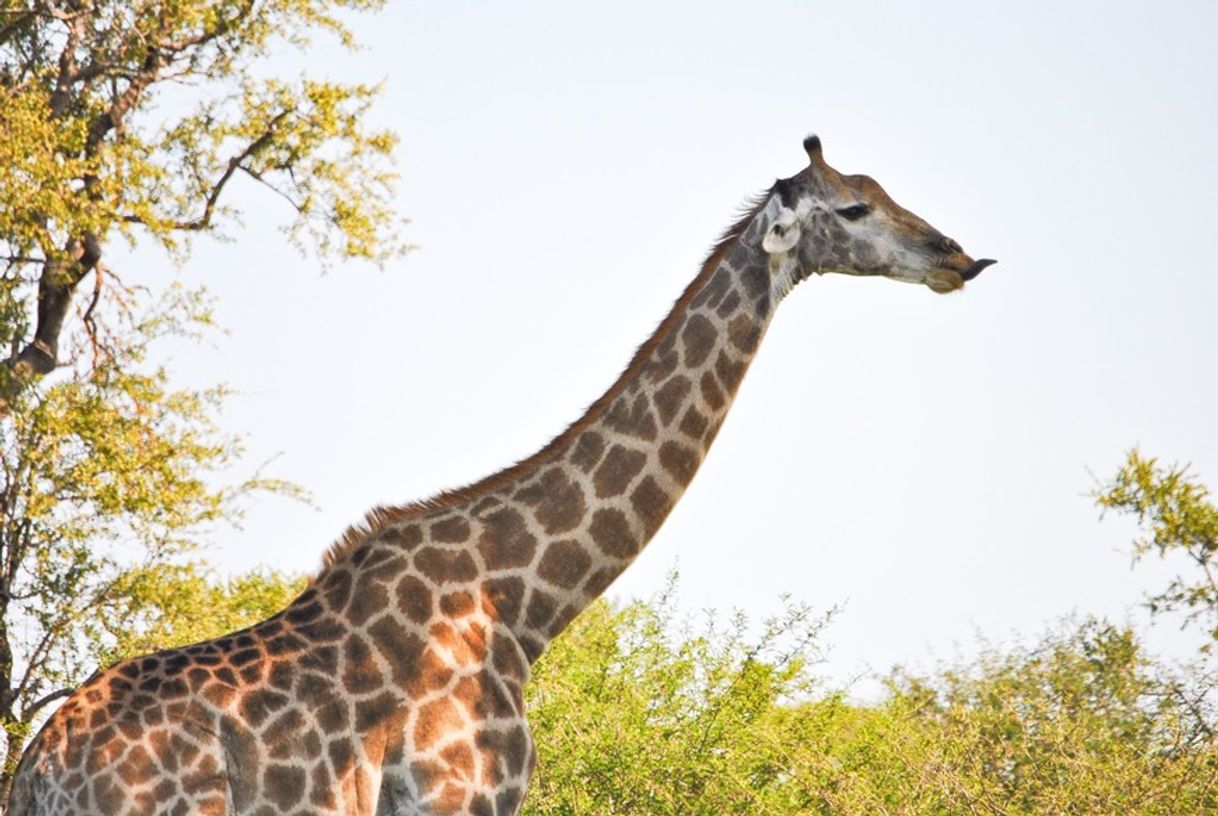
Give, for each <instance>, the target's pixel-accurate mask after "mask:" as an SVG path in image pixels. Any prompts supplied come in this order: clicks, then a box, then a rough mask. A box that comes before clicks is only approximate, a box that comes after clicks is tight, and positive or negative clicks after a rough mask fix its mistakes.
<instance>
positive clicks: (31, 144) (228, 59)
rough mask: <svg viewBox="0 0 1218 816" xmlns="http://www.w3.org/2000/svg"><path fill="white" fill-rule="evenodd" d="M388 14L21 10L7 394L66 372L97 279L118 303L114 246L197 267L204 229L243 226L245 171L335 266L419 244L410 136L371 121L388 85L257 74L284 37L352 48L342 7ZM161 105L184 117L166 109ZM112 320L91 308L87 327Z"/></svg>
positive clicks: (92, 0) (6, 60)
mask: <svg viewBox="0 0 1218 816" xmlns="http://www.w3.org/2000/svg"><path fill="white" fill-rule="evenodd" d="M382 4H383V0H60V1H59V2H52V1H51V0H34V2H20V0H19V1H18V2H13V0H4V11H3V12H0V14H2V16H0V198H2V202H0V260H2V261H3V264H4V266H3V284H4V285H3V287H0V297H2V298H3V300H2V301H0V309H2V310H3V314H4V315H5V316H6V317H8V318H9V320H7V321H6V328H7V330H8V331H7V336H4V337H0V342H2V343H3V344H4V345H5V346H8V347H9V348H10V350H11V351H10V354H9V356H8V359H7V363H6V364H5V365H4V366H3V369H4V370H3V371H2V372H0V374H3V375H4V376H3V377H2V379H0V399H2V400H3V401H4V402H6V403H11V401H12V399H13V397H14V396H15V395H16V394H17V393H19V392H20V391H21V390H22V389H23V388H25V387H26V386H28V385H29V384H30V383H31V382H32V381H34V380H36V379H37V378H39V377H41V376H43V375H45V374H47V373H49V372H50V371H52V370H53V369H54V367H55V366H56V364H57V362H58V357H59V346H60V335H61V333H62V331H63V328H64V323H65V320H66V318H67V317H68V312H69V310H70V306H71V303H72V296H73V293H74V292H75V290H76V288H77V287H78V286H79V285H80V284H81V282H82V281H84V279H85V278H86V277H87V276H89V275H90V274H91V273H92V274H93V275H94V292H95V298H94V300H97V299H98V298H100V297H101V295H100V294H99V293H101V292H102V284H103V275H102V272H103V269H104V267H103V266H102V261H103V258H104V257H105V249H106V246H107V244H108V242H109V241H111V240H112V239H113V238H115V237H116V236H121V237H123V238H126V239H128V240H131V241H138V240H139V239H141V238H150V239H152V240H153V241H154V242H156V243H159V244H161V245H163V246H164V247H166V248H168V249H170V250H171V251H174V252H175V253H177V254H178V255H179V256H182V255H184V253H185V252H186V250H188V249H189V243H188V238H189V236H190V235H192V234H195V233H206V232H212V231H214V230H216V229H217V228H220V227H222V226H224V224H225V223H232V221H233V216H234V215H235V211H234V210H233V208H232V207H231V204H230V202H229V201H228V198H227V195H226V194H227V192H228V188H229V185H230V184H231V183H232V181H233V180H234V179H235V178H237V177H244V178H248V179H252V180H254V181H255V182H257V183H259V184H262V185H265V186H267V187H269V188H270V189H272V190H274V191H275V192H276V193H278V194H280V195H281V196H282V197H283V198H284V199H285V200H286V202H287V206H288V211H289V212H290V213H291V216H292V219H293V220H292V222H291V224H290V226H289V227H288V231H289V233H290V235H291V236H292V238H293V239H294V240H296V241H298V242H301V243H302V245H308V246H312V247H315V248H316V249H317V250H318V252H319V253H320V254H321V255H322V256H329V257H339V258H351V257H357V258H369V259H372V260H377V261H383V260H384V259H386V258H388V257H390V256H392V255H393V254H395V253H396V252H399V251H401V250H402V249H403V245H402V244H401V243H400V241H399V239H398V235H397V233H396V230H395V224H396V223H397V222H396V219H395V218H394V217H393V215H392V211H391V208H390V205H389V195H390V194H391V184H392V182H393V176H392V174H391V173H390V172H389V171H388V169H387V164H386V162H387V160H388V159H389V157H390V152H391V150H392V148H393V146H394V143H395V140H394V137H393V136H392V135H391V134H390V133H388V132H380V131H370V130H369V129H367V128H366V127H365V124H364V119H365V114H366V112H367V110H368V107H369V105H370V103H371V102H372V100H373V98H374V97H375V95H376V89H375V88H373V87H369V86H367V85H345V84H341V83H335V82H326V81H318V80H312V79H309V78H307V77H306V78H302V79H300V80H298V81H293V82H288V81H284V80H282V79H279V78H266V77H263V76H260V75H259V73H258V69H259V68H261V67H262V63H263V62H264V59H263V58H265V57H266V56H267V55H268V53H269V51H270V49H271V47H272V46H273V45H275V44H276V43H277V42H279V41H283V40H286V41H287V42H290V43H293V44H296V45H299V46H304V45H307V44H308V41H309V40H308V38H309V36H310V35H311V34H315V33H317V32H321V31H325V32H329V33H331V34H334V35H337V36H338V37H339V38H340V39H341V40H342V41H343V42H344V43H346V44H348V45H353V42H354V41H353V39H352V35H351V33H350V31H349V30H348V29H347V28H346V27H345V26H344V25H343V23H342V22H341V20H340V18H339V16H338V15H339V13H341V12H343V11H345V10H348V9H368V8H376V7H379V6H380V5H382ZM170 94H172V99H170ZM158 97H160V99H161V101H171V102H172V103H173V104H172V106H170V107H172V108H173V109H174V110H177V109H181V112H180V113H173V114H168V115H167V113H166V106H161V108H160V109H158V108H155V107H154V102H156V101H157V100H158ZM34 289H36V293H37V294H36V297H34V296H33V295H32V290H34ZM27 304H30V305H31V308H30V309H29V311H30V314H29V315H28V316H26V315H25V314H24V313H25V311H26V306H27ZM98 315H99V312H97V311H96V307H93V306H92V305H90V307H89V308H88V309H87V311H86V319H85V325H86V326H87V327H89V328H90V329H93V328H94V327H95V325H96V320H97V317H98ZM19 317H20V318H23V319H15V318H19Z"/></svg>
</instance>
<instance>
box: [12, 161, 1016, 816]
mask: <svg viewBox="0 0 1218 816" xmlns="http://www.w3.org/2000/svg"><path fill="white" fill-rule="evenodd" d="M804 146H805V149H806V150H807V153H808V158H809V163H808V165H807V167H806V168H805V169H804V170H802V171H801V172H800V173H798V174H796V175H794V176H792V177H790V178H786V179H780V180H779V181H777V182H775V183H774V184H773V185H772V186H771V187H770V188H769V189H767V190H766V191H765V192H764V193H763V194H762V195H761V196H760V197H759V198H758V199H757V200H756V201H755V202H754V204H753V205H751V206H750V208H749V210H748V212H747V214H746V215H745V216H744V217H743V218H741V219H740V220H739V221H738V222H737V223H736V224H734V225H733V226H732V227H730V228H729V229H728V230H727V232H726V233H725V234H724V236H723V237H722V239H721V240H720V241H719V243H718V244H717V245H716V246H715V247H714V249H713V250H712V251H711V253H710V255H709V257H708V258H707V259H706V261H705V263H704V264H703V265H702V268H701V270H700V271H699V273H698V275H697V276H696V277H695V279H694V280H693V282H692V283H691V284H690V285H689V286H688V287H687V288H686V290H685V292H684V293H683V294H682V295H681V297H680V298H679V299H678V300H677V302H676V305H675V306H674V307H673V309H672V311H671V312H670V313H669V314H668V316H667V317H666V318H664V320H663V321H662V322H661V323H660V325H659V327H658V328H657V329H656V331H655V333H654V334H653V335H652V336H651V338H650V339H648V340H647V341H646V342H645V343H644V344H643V345H642V346H641V347H640V348H639V350H638V352H637V353H636V354H635V356H634V358H633V359H632V361H631V362H630V364H629V365H628V366H627V368H626V370H625V371H624V372H623V373H622V375H621V376H620V377H619V378H618V379H617V381H616V382H614V384H613V385H612V386H611V387H610V389H609V390H608V391H607V392H606V393H605V394H604V395H603V396H602V397H601V398H600V399H598V400H597V401H596V402H595V403H593V405H592V406H591V407H590V408H589V409H588V411H587V413H585V414H584V416H583V417H581V418H580V419H579V420H577V421H576V422H575V423H574V424H572V425H571V426H570V427H569V428H568V429H567V430H566V431H564V432H563V433H562V434H560V435H559V436H558V437H557V438H555V439H554V440H553V441H552V442H550V443H549V444H548V445H546V446H545V447H544V448H542V449H541V450H540V451H539V452H538V453H536V454H535V455H533V456H531V457H529V458H528V459H525V460H524V461H522V462H520V463H519V464H517V465H514V466H512V467H509V468H507V469H506V470H503V471H501V472H499V473H496V474H494V475H492V476H489V477H487V478H485V479H483V480H481V481H479V482H476V483H474V484H472V485H470V486H468V487H465V488H461V489H458V490H452V491H449V492H446V493H441V494H440V495H438V496H436V497H434V498H433V499H430V500H427V501H423V502H419V503H416V504H410V505H405V506H402V507H393V508H378V509H377V510H374V511H373V512H372V513H370V514H369V516H368V518H367V519H366V520H365V523H364V524H362V525H359V526H357V527H354V528H352V529H351V530H349V531H348V532H347V533H346V534H345V535H344V536H343V538H342V539H341V540H340V541H339V542H337V543H336V544H335V545H334V546H333V547H332V548H331V549H330V551H329V552H328V553H327V555H326V557H325V561H324V566H323V567H322V569H321V571H320V572H319V574H318V575H317V576H316V578H315V580H314V581H313V582H312V583H311V584H310V586H309V587H308V588H307V589H306V590H305V591H304V592H303V593H302V594H301V595H300V597H298V598H297V599H296V600H294V601H293V602H292V603H291V604H290V605H289V606H288V608H287V609H284V610H283V611H282V612H280V613H279V614H277V615H275V616H273V617H271V618H270V619H268V620H265V621H263V622H261V623H259V624H256V625H255V626H252V627H250V628H249V629H245V630H243V631H240V632H235V633H233V634H230V635H226V636H225V637H222V638H218V639H216V640H211V641H207V642H205V643H199V644H196V645H193V646H187V647H184V648H180V649H170V650H167V651H163V652H159V653H157V654H153V655H150V656H147V657H143V658H138V659H135V660H131V661H127V662H125V663H122V664H119V665H117V666H114V667H112V668H110V669H107V670H105V671H102V672H99V673H98V674H96V675H95V676H94V677H93V678H91V679H90V680H89V681H88V682H86V683H85V684H84V685H83V686H82V687H81V688H80V689H79V690H77V691H76V692H75V693H74V694H73V695H72V696H71V697H69V698H68V699H67V701H66V702H65V703H64V704H63V705H62V706H61V707H60V709H59V710H58V711H56V712H55V714H54V715H52V716H51V718H50V719H49V721H48V722H47V724H46V725H45V726H44V727H43V729H42V730H41V731H40V732H39V733H38V735H37V736H36V737H35V738H34V740H33V741H32V742H31V743H30V745H29V747H28V748H27V750H26V752H25V754H24V756H23V758H22V760H21V764H20V766H19V768H18V770H17V773H16V777H15V780H14V783H13V789H12V793H11V796H10V801H9V810H8V814H9V816H31V815H36V816H54V815H59V814H106V815H107V816H109V815H110V814H115V816H117V815H118V814H125V815H126V816H136V815H137V814H140V815H141V816H142V815H143V814H153V813H156V814H161V813H164V814H243V815H244V814H258V816H264V815H266V816H269V815H270V814H319V815H320V814H331V815H332V816H333V815H336V814H359V816H374V814H376V815H378V816H389V814H430V815H431V816H443V815H444V814H476V815H477V816H488V815H489V814H499V816H505V815H507V814H514V813H516V812H517V811H518V809H519V808H520V805H521V801H522V799H523V797H524V793H525V787H526V784H527V782H528V779H529V775H530V773H531V772H532V770H533V765H534V762H535V753H534V750H533V742H532V738H531V736H530V734H529V730H528V725H527V723H526V720H525V711H524V684H525V682H526V681H527V680H528V677H529V667H530V665H531V664H532V663H533V661H535V660H536V659H537V657H538V656H539V655H541V653H542V652H543V651H544V649H545V648H546V645H547V644H548V643H549V642H550V641H551V640H552V639H553V638H554V637H555V636H557V635H558V634H559V633H560V632H562V630H563V629H564V628H565V627H566V626H567V625H568V624H569V623H570V622H571V621H572V619H574V618H575V616H576V615H578V614H579V613H580V612H581V611H582V610H583V609H584V608H585V607H587V605H588V604H589V603H591V602H592V601H593V600H594V599H595V598H596V597H597V596H599V595H600V594H601V593H603V592H604V591H605V590H606V589H607V588H608V587H609V585H610V584H611V583H612V582H613V580H614V579H615V578H616V577H617V576H618V575H619V574H620V573H621V572H622V570H624V569H625V568H626V567H627V566H628V565H629V564H630V563H631V562H632V561H633V560H634V558H635V557H636V556H637V555H638V554H639V551H640V550H641V549H642V548H643V546H644V545H645V544H646V543H647V542H648V540H650V539H651V537H652V536H653V535H654V534H655V532H656V530H657V529H658V528H659V527H660V525H661V523H663V521H664V519H665V517H666V516H667V515H668V513H669V511H670V510H671V509H672V507H673V505H674V503H675V502H676V501H677V499H678V498H679V497H680V496H681V494H682V492H683V491H684V490H685V488H686V486H687V485H688V484H689V482H690V480H691V479H692V478H693V476H694V473H695V471H697V469H698V467H699V466H700V465H701V463H702V461H703V459H704V458H705V456H706V452H707V450H708V449H709V447H710V444H711V442H712V441H713V440H714V438H715V436H716V434H718V432H719V428H720V426H721V425H722V423H723V420H724V417H725V416H726V415H727V411H728V409H729V407H730V405H731V402H732V399H733V397H734V395H735V394H736V390H737V388H738V387H739V386H740V382H741V379H742V377H743V376H744V374H745V371H746V369H747V368H748V366H749V363H750V362H751V361H752V359H753V356H754V355H755V354H756V353H757V349H758V345H759V343H760V341H761V338H762V336H763V335H764V334H765V331H766V328H767V327H768V326H769V323H770V320H771V318H772V317H773V314H774V310H775V308H776V307H777V305H778V303H779V302H780V301H781V300H782V298H783V297H784V296H785V295H786V294H787V292H789V291H790V290H791V288H792V287H794V286H795V284H797V283H799V282H800V281H802V280H804V279H805V278H807V277H808V276H810V275H812V274H813V273H817V274H824V273H829V272H837V273H843V274H850V275H872V276H885V277H889V278H893V279H895V280H901V281H907V282H912V283H921V284H925V285H926V286H928V287H929V288H931V289H932V290H935V291H939V292H946V291H952V290H955V289H959V288H960V287H962V286H963V285H964V284H965V282H966V281H967V280H969V279H971V278H973V277H975V276H976V274H977V273H978V272H980V270H981V269H982V268H984V267H985V266H986V265H988V264H989V263H992V261H985V260H980V261H975V260H973V259H972V258H971V257H969V256H968V255H966V254H965V253H964V251H963V250H962V249H961V248H960V246H959V245H958V244H956V242H955V241H952V240H951V239H950V238H947V237H945V236H944V235H943V234H941V233H940V232H938V231H937V230H935V229H934V228H933V227H931V226H930V225H929V224H927V223H926V222H925V221H923V220H922V219H921V218H919V217H918V216H916V215H914V214H913V213H911V212H909V211H908V210H905V209H903V208H902V207H900V206H898V205H897V204H896V203H895V202H894V201H892V199H891V198H889V197H888V195H887V194H886V193H885V192H884V190H883V188H881V187H880V186H879V185H878V184H876V183H875V182H874V181H873V180H871V179H870V178H868V177H866V176H849V175H842V174H840V173H838V172H837V171H836V170H834V169H833V168H831V167H830V166H829V165H828V164H826V163H825V160H824V158H823V156H822V151H821V146H820V141H819V140H818V139H816V138H815V137H810V138H809V139H807V140H805V143H804Z"/></svg>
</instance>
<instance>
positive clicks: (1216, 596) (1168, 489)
mask: <svg viewBox="0 0 1218 816" xmlns="http://www.w3.org/2000/svg"><path fill="white" fill-rule="evenodd" d="M1095 497H1096V502H1097V503H1098V504H1099V506H1100V507H1102V508H1104V510H1114V511H1116V512H1118V513H1124V514H1127V515H1132V516H1133V517H1134V518H1135V519H1137V522H1138V525H1139V526H1140V527H1141V528H1142V529H1143V530H1144V535H1143V536H1142V537H1141V538H1138V539H1137V540H1135V541H1134V544H1133V556H1134V560H1135V561H1137V560H1141V559H1142V558H1145V557H1146V556H1147V555H1149V554H1151V553H1155V554H1157V555H1158V556H1159V557H1160V558H1167V557H1169V556H1174V555H1182V556H1184V557H1185V558H1186V559H1187V562H1188V563H1189V564H1190V565H1191V566H1192V567H1194V568H1195V570H1196V571H1195V573H1194V574H1192V575H1189V576H1185V575H1177V576H1176V577H1175V578H1173V579H1172V581H1171V582H1170V583H1169V584H1168V585H1167V587H1166V588H1165V589H1163V590H1161V591H1160V592H1157V593H1155V594H1153V595H1151V596H1150V597H1149V598H1148V599H1147V605H1148V606H1149V608H1150V612H1151V614H1152V615H1159V614H1164V613H1169V612H1181V613H1183V614H1184V624H1185V625H1186V626H1187V625H1191V624H1200V625H1202V626H1203V627H1205V629H1206V631H1207V632H1208V635H1209V641H1210V642H1207V643H1206V644H1205V645H1204V646H1203V647H1202V649H1203V651H1209V650H1210V649H1212V648H1213V646H1214V645H1215V644H1216V643H1218V507H1215V506H1214V503H1213V502H1212V501H1210V500H1209V490H1208V489H1207V488H1206V487H1205V485H1204V484H1202V483H1201V482H1200V481H1199V480H1198V479H1197V478H1196V477H1195V476H1193V475H1192V474H1191V473H1189V470H1188V467H1187V466H1181V465H1172V466H1170V467H1162V466H1160V465H1159V463H1158V460H1156V459H1154V458H1150V457H1145V456H1142V454H1141V453H1139V452H1138V451H1137V450H1132V451H1130V452H1129V454H1128V456H1127V458H1126V461H1125V466H1124V467H1122V468H1121V469H1120V470H1119V471H1118V472H1117V474H1116V476H1114V477H1113V478H1112V479H1111V480H1110V481H1109V482H1107V483H1106V484H1104V485H1101V487H1100V489H1099V490H1097V491H1096V493H1095Z"/></svg>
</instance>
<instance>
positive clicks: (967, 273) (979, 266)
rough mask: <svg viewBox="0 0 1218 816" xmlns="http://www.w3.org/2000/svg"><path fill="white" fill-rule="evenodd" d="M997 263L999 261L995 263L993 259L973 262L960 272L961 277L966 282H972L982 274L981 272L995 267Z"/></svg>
mask: <svg viewBox="0 0 1218 816" xmlns="http://www.w3.org/2000/svg"><path fill="white" fill-rule="evenodd" d="M996 263H998V261H995V260H993V259H992V258H982V259H980V260H977V261H973V262H972V263H971V264H969V265H968V266H966V267H965V268H964V269H962V270H960V277H961V278H963V279H964V280H966V281H971V280H972V279H973V278H975V277H977V276H978V275H980V274H981V270H983V269H985V268H986V267H987V266H993V265H994V264H996Z"/></svg>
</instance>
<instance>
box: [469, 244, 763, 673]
mask: <svg viewBox="0 0 1218 816" xmlns="http://www.w3.org/2000/svg"><path fill="white" fill-rule="evenodd" d="M768 264H769V257H768V256H767V255H766V254H765V253H764V252H763V251H762V250H761V249H760V248H756V247H749V246H748V245H747V244H745V243H743V242H741V241H738V240H737V241H733V242H732V243H730V244H729V245H728V246H727V247H726V248H725V249H724V250H723V251H721V252H720V253H717V255H716V256H712V259H711V260H710V261H708V263H707V265H706V266H705V267H704V269H703V271H702V273H701V274H700V275H699V276H698V278H697V279H696V280H695V281H694V283H693V284H691V286H690V287H689V289H688V290H687V291H686V293H685V295H684V296H683V297H682V298H681V299H680V300H679V301H678V302H677V304H676V306H675V307H674V308H673V310H672V312H671V313H670V314H669V315H668V317H667V318H665V320H664V321H663V322H662V323H661V325H660V327H659V329H658V330H657V331H656V333H655V334H654V335H653V336H652V338H651V339H650V340H649V341H648V342H647V343H645V344H644V345H643V347H642V348H641V349H640V350H639V353H638V354H637V355H636V357H635V359H634V361H633V362H632V363H631V365H630V367H629V368H628V369H627V371H626V372H625V373H624V374H623V376H622V377H621V378H620V379H619V380H618V381H617V382H616V383H615V384H614V386H613V387H612V388H611V389H610V390H609V391H608V392H607V393H606V394H605V395H604V396H603V397H602V398H601V399H600V400H598V401H597V403H595V404H594V405H593V406H592V408H591V409H590V410H589V411H588V413H587V414H586V415H585V416H584V417H583V418H582V419H581V420H580V421H578V422H576V423H575V424H574V425H573V426H572V427H571V429H570V430H569V431H568V432H567V433H565V434H564V435H563V436H561V437H559V439H557V440H555V443H553V444H551V445H550V446H548V447H547V448H546V449H545V450H544V451H543V452H542V453H541V454H539V455H538V456H535V457H533V458H532V459H530V460H526V462H525V463H524V467H523V468H521V469H520V472H518V473H516V474H514V478H512V479H511V480H510V481H509V482H507V483H505V484H502V485H499V486H497V487H495V488H494V489H492V490H489V491H487V492H486V493H485V494H484V495H482V496H481V497H480V498H471V499H470V500H469V501H468V503H467V504H466V506H465V507H464V508H454V509H456V510H464V512H465V513H466V514H468V515H469V516H472V517H473V518H471V521H475V525H476V526H481V528H482V535H481V536H480V541H479V543H478V545H477V549H478V555H479V556H480V559H479V560H480V561H481V562H482V563H481V567H482V571H483V573H484V574H485V575H487V576H488V578H489V581H488V585H489V586H490V587H491V590H490V595H491V597H493V598H494V599H495V601H494V602H495V604H496V607H497V610H498V612H499V614H500V615H501V616H502V619H503V620H504V621H505V622H509V625H510V626H511V628H512V631H513V634H514V635H515V636H516V638H517V640H518V641H519V642H520V643H521V645H522V646H523V648H524V651H525V653H526V654H527V655H528V657H529V659H530V662H531V661H532V660H534V659H536V657H537V656H538V655H540V654H541V652H542V651H543V650H544V648H545V646H546V644H548V642H549V641H550V640H551V639H552V638H553V637H555V636H556V635H557V634H558V633H559V632H561V631H562V630H563V629H564V628H565V627H566V626H567V625H568V624H569V623H570V622H571V620H572V619H574V618H575V616H577V615H578V614H579V613H580V612H581V611H582V610H583V609H585V608H586V607H587V606H588V605H589V604H590V603H591V602H592V601H593V600H595V599H596V598H597V597H599V596H600V595H601V594H602V593H604V592H605V590H606V589H607V588H608V587H609V585H610V584H611V583H612V582H613V581H614V579H616V578H617V577H618V575H620V574H621V573H622V571H623V570H625V569H626V568H627V567H628V566H629V565H630V564H631V563H632V562H633V561H634V559H635V558H636V557H637V556H638V555H639V553H640V552H641V551H642V549H643V547H644V546H645V545H646V544H647V543H648V542H649V541H650V540H651V538H652V537H653V536H654V535H655V534H656V531H657V530H658V529H659V527H660V525H661V523H662V522H663V521H664V519H665V518H666V517H667V516H668V514H669V512H670V511H671V510H672V508H673V506H674V505H675V504H676V502H677V501H678V500H679V499H680V497H681V495H682V494H683V493H684V492H685V489H686V487H687V486H688V485H689V483H690V480H691V479H692V478H693V476H694V473H695V472H696V471H697V469H698V467H699V466H700V465H701V464H702V461H703V460H704V458H705V456H706V453H707V451H708V450H709V448H710V445H711V443H712V442H713V441H714V439H715V436H716V434H717V433H718V431H719V428H720V426H721V425H722V423H723V421H724V418H725V417H726V415H727V412H728V409H729V408H730V406H731V403H732V400H733V398H734V396H735V393H736V390H737V388H738V387H739V385H740V381H741V379H742V377H743V376H744V373H745V371H746V369H747V368H748V366H749V364H750V363H751V362H752V359H753V356H754V355H755V353H756V351H757V347H758V345H759V342H760V340H761V337H762V335H763V334H764V332H765V330H766V328H767V326H768V324H769V320H770V317H771V315H772V312H773V306H774V302H775V300H776V298H778V297H781V294H783V292H784V291H785V289H780V290H779V291H772V290H771V282H770V281H771V275H770V270H769V267H768ZM507 519H511V522H510V523H508V522H507ZM479 522H480V524H478V523H479ZM509 528H513V529H514V530H515V532H514V533H511V534H510V533H507V530H508V529H509Z"/></svg>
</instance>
